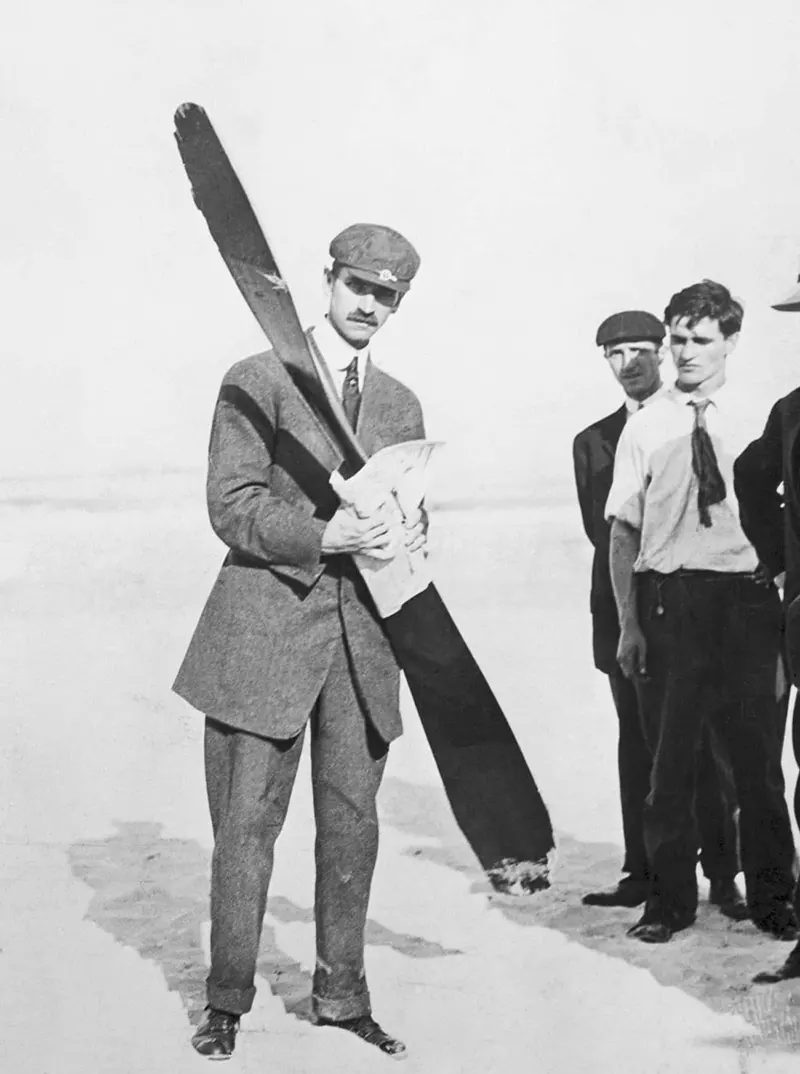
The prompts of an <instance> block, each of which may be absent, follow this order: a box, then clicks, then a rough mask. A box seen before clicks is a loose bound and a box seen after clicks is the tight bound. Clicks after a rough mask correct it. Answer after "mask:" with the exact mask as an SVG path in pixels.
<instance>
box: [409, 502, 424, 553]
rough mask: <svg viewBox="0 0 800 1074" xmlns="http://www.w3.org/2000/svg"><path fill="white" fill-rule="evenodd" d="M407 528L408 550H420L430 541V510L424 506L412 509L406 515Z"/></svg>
mask: <svg viewBox="0 0 800 1074" xmlns="http://www.w3.org/2000/svg"><path fill="white" fill-rule="evenodd" d="M405 528H406V534H405V544H406V551H408V552H418V551H419V550H420V549H421V548H424V547H425V545H426V544H427V543H428V512H427V511H426V510H425V509H424V508H423V507H420V508H417V510H416V511H411V512H410V513H409V514H408V515H406V520H405Z"/></svg>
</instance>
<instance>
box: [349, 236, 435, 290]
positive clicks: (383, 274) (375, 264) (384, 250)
mask: <svg viewBox="0 0 800 1074" xmlns="http://www.w3.org/2000/svg"><path fill="white" fill-rule="evenodd" d="M330 255H331V257H332V258H333V260H334V261H338V262H339V264H340V265H345V266H346V267H347V268H348V269H349V270H350V272H351V273H352V274H353V275H354V276H357V277H358V278H359V279H361V280H367V281H368V282H369V283H377V284H380V285H381V287H388V288H390V289H391V290H392V291H407V290H408V289H409V287H410V286H411V281H412V280H413V279H414V276H415V275H416V273H417V269H418V268H419V265H420V257H419V254H418V253H417V251H416V250H415V249H414V247H413V246H412V245H411V243H410V242H409V241H408V239H404V238H403V236H402V235H401V234H400V232H399V231H394V230H393V229H392V228H390V227H384V226H383V225H382V224H351V225H350V227H346V228H345V229H344V231H340V232H339V234H338V235H337V236H336V238H335V239H334V240H333V241H332V242H331V246H330Z"/></svg>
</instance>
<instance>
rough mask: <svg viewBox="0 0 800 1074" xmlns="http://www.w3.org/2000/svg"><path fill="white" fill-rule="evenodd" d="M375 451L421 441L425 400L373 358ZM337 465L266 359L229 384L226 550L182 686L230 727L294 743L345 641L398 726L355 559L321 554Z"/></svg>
mask: <svg viewBox="0 0 800 1074" xmlns="http://www.w3.org/2000/svg"><path fill="white" fill-rule="evenodd" d="M356 432H357V435H358V438H359V440H360V442H361V444H362V446H363V447H364V449H365V451H366V452H367V454H369V455H372V454H374V453H375V452H376V451H378V450H379V449H380V448H382V447H386V446H387V445H389V444H395V443H399V442H400V441H404V440H414V439H417V438H421V437H424V435H425V430H424V425H423V418H422V410H421V407H420V404H419V401H418V399H417V398H416V396H415V395H414V393H413V392H411V391H410V390H409V389H408V388H406V387H405V386H404V385H403V384H401V383H400V382H399V381H397V380H395V379H394V378H393V377H391V376H389V375H388V374H386V373H384V372H383V371H381V370H380V369H378V368H377V367H376V366H375V365H374V364H373V363H372V362H371V361H368V362H367V366H366V369H365V376H364V386H363V392H362V399H361V409H360V412H359V417H358V425H357V429H356ZM341 461H342V456H341V454H340V453H339V452H338V450H337V449H336V448H335V447H334V446H333V445H332V443H331V441H330V439H329V438H328V437H326V436H325V434H324V431H323V430H322V428H321V427H320V425H319V423H318V421H317V419H316V417H315V415H314V413H313V411H312V410H311V408H310V407H309V406H308V404H307V403H306V402H305V400H304V399H303V397H302V395H300V393H299V392H298V390H297V389H296V388H295V386H294V384H293V382H292V380H291V379H290V377H289V375H288V373H287V372H286V370H285V369H284V367H283V366H282V365H281V363H280V361H279V360H278V358H277V357H276V356H275V354H274V353H273V352H271V351H269V352H266V353H263V354H257V355H254V356H252V357H250V358H245V359H244V360H243V361H241V362H238V363H237V364H236V365H234V366H233V368H232V369H230V370H229V372H228V373H227V375H226V376H225V378H224V380H223V382H222V387H221V389H220V393H219V398H218V400H217V404H216V408H215V412H214V420H213V425H212V431H211V441H210V445H209V456H208V480H207V501H208V512H209V517H210V520H211V525H212V526H213V528H214V531H215V532H216V534H217V535H218V536H219V537H220V539H221V540H222V541H223V542H224V543H225V544H226V545H227V546H228V549H229V551H228V554H227V556H226V557H225V561H224V563H223V565H222V569H221V570H220V572H219V575H218V577H217V580H216V582H215V584H214V587H213V588H212V590H211V594H210V596H209V598H208V601H207V602H206V605H205V608H204V609H203V612H202V614H201V616H200V621H199V623H198V625H197V628H196V630H195V633H194V636H193V637H192V639H191V642H190V644H189V649H188V651H187V653H186V656H185V658H184V660H183V664H182V665H181V668H180V670H179V672H178V676H177V678H176V681H175V684H174V689H175V691H176V692H177V693H178V694H179V695H180V696H181V697H183V698H185V699H186V701H188V702H189V703H190V704H191V705H193V706H194V707H195V708H197V709H199V710H200V711H201V712H203V713H205V714H206V715H207V716H210V717H212V718H214V719H216V720H219V721H221V722H222V723H225V724H228V725H230V726H233V727H236V728H240V729H242V730H245V731H250V732H252V733H255V734H259V735H263V736H266V737H270V738H290V737H293V736H294V735H296V734H297V733H298V732H299V731H300V729H301V728H302V727H303V726H304V724H305V722H306V721H307V719H308V717H309V715H310V712H311V710H312V708H313V705H314V702H315V701H316V699H317V697H318V695H319V692H320V690H321V688H322V684H323V683H324V681H325V678H326V676H327V674H328V671H329V668H330V665H331V659H332V656H333V650H334V645H335V642H336V640H337V639H338V638H341V637H342V634H344V637H345V641H346V645H347V649H348V652H349V654H350V668H351V673H352V675H353V678H354V680H355V683H356V687H357V691H358V693H359V696H360V699H361V701H362V703H363V705H364V708H365V710H366V712H367V713H368V714H369V717H370V719H371V721H372V723H373V725H374V726H375V728H376V730H377V731H378V733H379V734H380V736H381V737H382V738H383V739H384V741H386V742H389V741H391V740H392V739H394V738H396V737H397V736H398V735H399V734H400V733H401V731H402V725H401V721H400V712H399V704H398V691H399V670H398V667H397V664H396V662H395V659H394V656H393V655H392V651H391V648H390V646H389V643H388V640H387V638H386V635H385V633H384V630H383V627H382V624H381V622H380V619H379V617H378V615H377V612H376V611H375V607H374V604H373V602H372V599H371V598H370V596H369V593H368V591H367V589H366V586H365V585H364V583H363V581H362V579H361V577H360V575H359V574H358V572H357V571H356V569H355V567H354V566H353V563H352V560H351V558H350V557H349V556H333V557H323V556H322V554H321V546H322V534H323V531H324V529H325V526H326V524H327V522H328V520H329V519H330V518H331V517H332V516H333V514H334V512H335V511H336V509H337V507H338V505H339V501H338V499H337V497H336V494H335V493H334V492H333V490H332V489H331V487H330V485H329V477H330V474H331V472H332V471H333V470H335V469H337V468H338V466H339V465H340V463H341Z"/></svg>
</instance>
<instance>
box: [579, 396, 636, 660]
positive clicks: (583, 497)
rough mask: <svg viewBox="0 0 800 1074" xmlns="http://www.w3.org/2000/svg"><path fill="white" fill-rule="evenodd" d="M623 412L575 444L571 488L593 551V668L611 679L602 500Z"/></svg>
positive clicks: (612, 641) (611, 625)
mask: <svg viewBox="0 0 800 1074" xmlns="http://www.w3.org/2000/svg"><path fill="white" fill-rule="evenodd" d="M626 419H627V410H626V408H625V407H624V406H622V407H620V408H619V410H615V411H614V413H613V414H608V415H607V416H606V417H604V418H600V420H599V421H596V422H594V423H593V424H592V425H589V426H588V428H586V429H584V430H583V431H582V432H580V433H578V435H577V436H576V437H575V440H574V441H573V445H572V456H573V462H574V464H575V484H576V487H577V489H578V503H579V504H580V508H581V518H582V519H583V528H584V529H585V530H586V536H587V537H588V538H589V540H590V541H591V542H592V544H593V546H594V558H593V560H592V588H591V593H590V596H589V607H590V609H591V613H592V645H593V649H594V663H595V667H596V668H597V669H598V670H599V671H603V672H605V674H606V675H610V674H611V672H613V671H614V670H615V669H616V667H617V644H618V642H619V617H618V615H617V605H616V601H615V600H614V590H613V588H612V586H611V571H610V568H609V543H610V533H611V527H610V526H609V524H608V522H606V519H605V509H606V500H607V499H608V494H609V492H610V491H611V482H612V481H613V479H614V456H615V454H616V451H617V444H618V443H619V438H620V436H622V430H623V429H624V427H625V421H626Z"/></svg>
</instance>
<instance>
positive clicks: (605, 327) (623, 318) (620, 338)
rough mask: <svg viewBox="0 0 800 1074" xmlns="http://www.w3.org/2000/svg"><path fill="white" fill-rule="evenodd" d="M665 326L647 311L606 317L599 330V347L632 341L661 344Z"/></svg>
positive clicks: (613, 314) (628, 311) (614, 314)
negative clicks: (643, 340) (639, 340)
mask: <svg viewBox="0 0 800 1074" xmlns="http://www.w3.org/2000/svg"><path fill="white" fill-rule="evenodd" d="M664 332H665V329H664V325H663V323H662V322H661V321H660V320H659V319H658V317H655V316H654V315H653V314H652V313H647V312H646V311H645V310H624V311H623V312H622V313H612V314H611V316H610V317H606V319H605V320H604V321H603V323H602V324H601V325H600V327H599V328H598V329H597V346H598V347H605V346H606V344H609V343H622V342H624V341H625V340H631V339H652V340H653V342H654V343H661V342H662V341H663V339H664Z"/></svg>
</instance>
